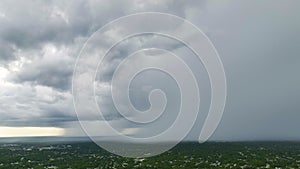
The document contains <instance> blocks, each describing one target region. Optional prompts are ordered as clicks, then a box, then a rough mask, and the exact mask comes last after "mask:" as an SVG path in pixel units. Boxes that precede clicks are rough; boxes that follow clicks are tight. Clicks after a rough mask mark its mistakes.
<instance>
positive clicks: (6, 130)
mask: <svg viewBox="0 0 300 169" xmlns="http://www.w3.org/2000/svg"><path fill="white" fill-rule="evenodd" d="M63 134H64V129H63V128H58V127H0V137H37V136H39V137H40V136H62V135H63Z"/></svg>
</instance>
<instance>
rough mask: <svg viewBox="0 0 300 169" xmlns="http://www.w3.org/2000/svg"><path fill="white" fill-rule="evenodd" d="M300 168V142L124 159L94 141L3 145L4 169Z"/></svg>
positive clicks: (192, 148)
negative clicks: (142, 158)
mask: <svg viewBox="0 0 300 169" xmlns="http://www.w3.org/2000/svg"><path fill="white" fill-rule="evenodd" d="M55 167H56V168H59V169H60V168H62V169H65V168H72V169H84V168H91V169H92V168H93V169H95V168H99V169H101V168H103V169H106V168H116V169H132V168H137V169H146V168H147V169H150V168H153V169H164V168H166V169H168V168H176V169H193V168H216V169H221V168H244V169H246V168H276V167H278V168H300V143H291V142H277V143H268V142H262V143H251V142H249V143H246V142H243V143H242V142H241V143H213V142H211V143H204V144H198V143H182V144H179V145H177V146H176V147H174V148H173V149H172V150H170V151H168V152H165V153H164V154H161V155H159V156H155V157H150V158H145V159H144V160H137V159H132V158H123V157H119V156H116V155H113V154H110V153H109V152H107V151H105V150H103V149H101V148H99V147H98V146H97V145H95V144H93V143H72V144H52V145H37V144H18V145H9V144H2V145H0V169H8V168H9V169H17V168H18V169H19V168H34V169H45V168H55Z"/></svg>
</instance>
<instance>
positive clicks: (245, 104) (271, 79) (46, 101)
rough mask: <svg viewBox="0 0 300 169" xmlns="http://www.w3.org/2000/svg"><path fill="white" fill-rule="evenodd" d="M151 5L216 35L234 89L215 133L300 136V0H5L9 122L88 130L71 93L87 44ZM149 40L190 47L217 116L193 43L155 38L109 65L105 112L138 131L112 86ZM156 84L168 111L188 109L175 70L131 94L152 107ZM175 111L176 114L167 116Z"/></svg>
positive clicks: (3, 66) (4, 112) (0, 43)
mask: <svg viewBox="0 0 300 169" xmlns="http://www.w3.org/2000/svg"><path fill="white" fill-rule="evenodd" d="M149 11H151V12H153V11H156V12H166V13H170V14H174V15H177V16H180V17H183V18H185V19H187V20H189V21H190V22H192V23H193V24H195V25H196V26H198V27H199V28H200V29H201V30H202V31H203V32H204V33H205V34H206V35H207V36H208V37H209V38H210V40H211V41H212V42H213V44H214V45H215V47H216V49H217V51H218V53H219V55H220V58H221V60H222V62H223V65H224V68H225V73H226V77H227V87H228V95H227V103H226V108H225V112H224V115H223V118H222V121H221V123H220V125H219V127H218V129H217V130H216V132H215V134H214V135H213V137H212V138H211V139H212V140H270V139H271V140H274V139H275V140H300V132H299V128H300V123H299V120H300V104H299V101H300V76H299V72H300V17H299V16H300V1H297V0H294V1H293V0H287V1H279V0H267V1H259V0H251V1H250V0H249V1H215V0H209V1H201V2H199V1H193V0H191V1H173V0H164V1H160V0H154V1H142V0H134V1H111V0H99V1H94V0H88V1H83V0H82V1H79V0H75V1H31V0H28V1H11V0H9V1H6V0H3V1H1V2H0V128H1V127H11V129H13V128H14V131H15V129H18V128H15V127H45V128H47V127H57V128H60V129H63V130H64V132H63V133H64V134H63V135H66V136H77V135H83V132H82V130H81V128H80V126H79V124H78V122H77V117H76V114H75V111H74V106H73V100H72V92H71V82H72V74H73V69H74V64H75V60H76V57H77V56H78V54H79V51H80V49H81V48H82V47H83V44H84V43H85V42H86V40H87V39H88V38H89V37H90V36H91V35H92V33H94V32H95V31H96V30H98V29H99V28H101V26H103V25H105V24H106V23H108V22H109V21H112V20H113V19H117V18H119V17H121V16H124V15H127V14H133V13H137V12H149ZM139 26H141V27H142V26H144V25H139ZM111 36H114V34H112V35H111ZM143 47H160V48H164V49H170V50H173V51H176V52H177V53H181V54H183V60H185V61H186V62H187V63H190V66H191V68H192V69H193V70H195V71H194V72H195V76H196V77H197V80H198V82H199V83H201V84H203V85H202V86H203V87H200V91H201V92H202V93H203V94H202V95H201V99H202V100H203V101H202V100H201V101H202V105H201V106H202V107H201V108H200V110H201V112H202V111H203V112H204V114H205V112H206V113H207V110H208V107H209V102H210V95H209V91H208V90H209V81H208V77H207V75H206V73H205V69H204V68H203V67H202V66H201V64H196V63H194V61H193V59H192V57H191V55H192V54H191V53H189V52H188V51H186V48H184V45H182V44H179V43H174V41H173V40H171V39H168V38H165V37H158V36H153V35H147V36H144V37H138V38H132V39H130V40H128V41H126V42H123V43H121V44H120V45H119V46H118V47H116V48H115V49H114V50H113V51H112V53H111V55H108V56H111V57H108V58H107V59H106V60H105V62H104V63H103V65H102V66H101V67H100V69H99V72H100V73H99V74H98V77H100V78H101V80H100V81H99V86H97V93H98V94H99V97H98V103H99V105H100V106H101V108H102V109H103V110H104V111H105V112H104V113H105V118H106V119H107V120H110V121H112V124H113V125H114V126H116V128H119V129H120V130H121V131H122V132H124V133H129V134H132V133H135V132H137V131H135V130H134V131H132V130H129V129H133V128H136V129H138V128H139V127H140V126H132V125H128V124H124V121H123V120H124V119H122V117H121V116H120V115H118V114H117V113H116V110H115V108H114V107H113V104H112V101H111V98H110V97H109V95H107V91H109V89H110V81H111V78H112V74H113V71H114V69H115V68H116V66H117V65H118V63H120V62H121V60H122V59H124V58H125V57H126V56H127V55H128V54H130V53H131V52H133V51H134V50H136V49H139V48H143ZM149 85H150V86H151V87H152V88H153V87H154V88H161V89H162V90H165V92H166V95H167V96H168V94H169V95H170V96H168V98H169V100H168V106H167V109H166V111H167V112H169V113H170V112H174V111H176V110H177V109H178V103H179V101H178V99H176V98H178V97H179V96H180V94H179V93H178V90H177V89H178V87H177V86H176V84H175V83H174V81H173V80H172V79H171V78H170V77H168V76H166V75H164V74H160V73H157V72H145V75H144V76H138V77H136V79H135V80H134V81H133V84H132V88H133V89H134V90H133V92H132V93H131V94H132V97H131V100H132V102H133V105H134V106H135V107H136V108H137V109H140V110H145V109H147V108H149V102H148V100H147V92H148V91H149V89H147V86H149ZM141 86H144V88H143V87H141ZM145 86H146V87H145ZM151 87H150V88H151ZM139 89H141V90H142V91H138V90H139ZM143 89H144V90H143ZM134 91H137V92H135V93H134ZM202 97H203V98H202ZM205 97H206V98H205ZM173 118H174V117H173V116H172V115H171V117H169V118H168V119H169V120H167V121H169V122H171V121H172V119H173ZM204 118H205V115H200V116H199V117H198V119H197V122H196V125H195V126H194V128H193V129H192V131H191V132H190V134H189V136H188V137H187V139H192V140H195V139H197V138H198V135H199V133H200V131H201V127H202V125H203V120H204ZM168 125H170V124H169V123H163V124H161V125H154V126H150V127H152V130H151V132H149V133H147V134H155V133H157V132H159V131H160V130H163V129H164V128H165V127H166V126H168ZM148 127H149V126H148ZM6 129H7V128H6ZM27 129H30V128H27ZM50 129H51V128H50ZM101 130H102V131H101V132H102V133H103V136H107V135H108V136H109V135H110V131H109V130H107V131H106V130H105V129H103V128H102V129H101ZM59 132H60V133H61V130H60V131H59ZM0 133H1V132H0ZM6 133H7V132H6ZM35 133H36V131H35ZM137 133H138V132H137ZM3 136H4V135H3ZM0 137H1V136H0Z"/></svg>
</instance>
